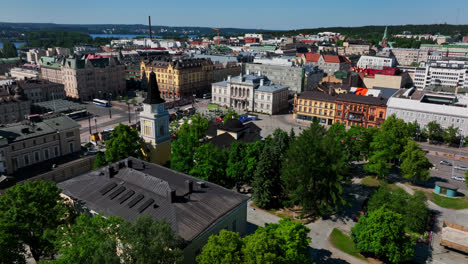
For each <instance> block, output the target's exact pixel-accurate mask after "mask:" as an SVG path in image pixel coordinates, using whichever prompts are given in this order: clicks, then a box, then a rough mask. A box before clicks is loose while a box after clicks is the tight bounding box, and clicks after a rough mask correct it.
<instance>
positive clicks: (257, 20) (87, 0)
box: [0, 0, 468, 30]
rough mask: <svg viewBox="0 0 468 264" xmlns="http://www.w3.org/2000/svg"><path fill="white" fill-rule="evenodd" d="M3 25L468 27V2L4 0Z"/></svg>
mask: <svg viewBox="0 0 468 264" xmlns="http://www.w3.org/2000/svg"><path fill="white" fill-rule="evenodd" d="M0 2H5V3H0V6H1V8H0V22H37V23H57V24H147V23H148V22H147V21H148V15H151V20H152V24H153V25H164V26H203V27H235V28H253V29H281V30H285V29H302V28H316V27H333V26H364V25H403V24H434V23H445V22H446V23H448V24H468V0H444V1H440V0H392V1H385V0H383V1H369V0H354V1H349V0H325V1H323V0H322V1H317V0H289V1H286V0H281V1H280V0H249V1H247V0H230V1H223V0H175V1H170V0H169V1H168V0H140V1H132V0H74V1H70V0H18V1H8V0H0Z"/></svg>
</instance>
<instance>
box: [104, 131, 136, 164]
mask: <svg viewBox="0 0 468 264" xmlns="http://www.w3.org/2000/svg"><path fill="white" fill-rule="evenodd" d="M141 148H142V143H141V138H140V135H138V131H136V130H134V129H132V128H130V127H129V126H127V125H124V124H119V125H117V126H116V127H114V131H112V134H111V137H110V139H109V140H108V141H106V152H105V156H106V161H107V162H108V163H112V162H117V161H119V160H122V159H125V158H128V157H129V156H132V157H136V158H139V157H142V152H141Z"/></svg>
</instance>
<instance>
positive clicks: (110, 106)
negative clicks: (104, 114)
mask: <svg viewBox="0 0 468 264" xmlns="http://www.w3.org/2000/svg"><path fill="white" fill-rule="evenodd" d="M111 100H112V93H109V118H110V119H112V111H111V108H112V105H111Z"/></svg>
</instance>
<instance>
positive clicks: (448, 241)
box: [440, 221, 468, 253]
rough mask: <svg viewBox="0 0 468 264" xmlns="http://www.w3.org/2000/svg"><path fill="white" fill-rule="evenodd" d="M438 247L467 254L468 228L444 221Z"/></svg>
mask: <svg viewBox="0 0 468 264" xmlns="http://www.w3.org/2000/svg"><path fill="white" fill-rule="evenodd" d="M440 245H442V246H444V247H446V248H450V249H455V250H458V251H461V252H465V253H468V227H466V226H462V225H457V224H455V223H451V222H448V221H444V224H443V227H442V236H441V238H440Z"/></svg>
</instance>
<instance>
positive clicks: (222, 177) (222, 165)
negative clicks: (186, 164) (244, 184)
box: [189, 143, 233, 188]
mask: <svg viewBox="0 0 468 264" xmlns="http://www.w3.org/2000/svg"><path fill="white" fill-rule="evenodd" d="M226 156H227V155H226V152H225V151H223V150H220V149H219V148H218V147H216V146H214V145H213V144H211V143H206V144H203V145H201V146H199V147H198V148H197V149H196V150H195V154H194V155H193V163H194V164H193V167H192V169H191V170H190V172H189V174H190V175H192V176H195V177H197V178H200V179H203V180H206V181H210V182H214V183H217V184H220V185H222V186H224V187H227V188H231V187H232V185H233V183H232V181H231V179H228V178H227V177H226V160H227V157H226Z"/></svg>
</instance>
